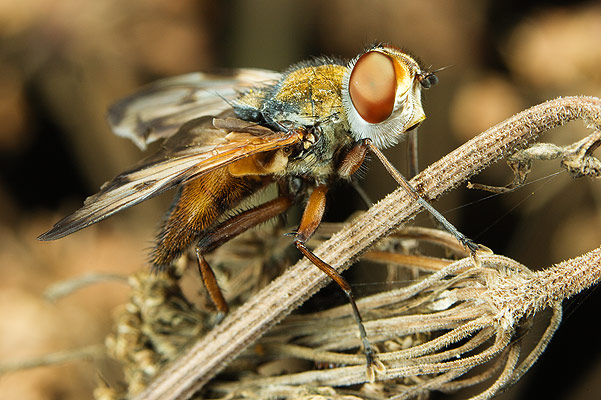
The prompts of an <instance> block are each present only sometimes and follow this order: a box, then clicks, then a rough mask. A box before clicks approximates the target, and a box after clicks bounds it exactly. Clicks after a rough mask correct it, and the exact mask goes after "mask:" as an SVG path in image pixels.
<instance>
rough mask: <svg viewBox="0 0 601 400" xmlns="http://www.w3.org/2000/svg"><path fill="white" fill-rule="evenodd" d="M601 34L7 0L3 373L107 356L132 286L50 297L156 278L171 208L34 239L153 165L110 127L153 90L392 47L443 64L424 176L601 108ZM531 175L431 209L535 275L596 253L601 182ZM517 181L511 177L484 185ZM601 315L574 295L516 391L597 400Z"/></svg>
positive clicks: (463, 20) (91, 368) (547, 6)
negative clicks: (126, 104) (579, 105)
mask: <svg viewBox="0 0 601 400" xmlns="http://www.w3.org/2000/svg"><path fill="white" fill-rule="evenodd" d="M600 40H601V4H599V2H596V1H571V2H562V1H532V2H529V3H528V5H524V3H523V2H518V1H504V2H495V1H492V0H487V1H483V0H456V1H453V2H449V1H443V0H432V1H428V2H424V1H420V0H405V1H397V0H386V1H378V2H367V1H358V0H344V1H343V0H334V1H317V0H313V1H304V2H294V1H290V0H286V1H282V0H258V1H253V2H246V1H224V2H210V1H192V0H179V1H171V0H144V1H142V0H130V1H127V2H123V1H116V0H97V1H93V2H90V1H88V2H82V1H78V0H0V165H1V166H0V361H1V362H5V361H12V360H18V359H25V358H28V357H33V356H38V355H42V354H45V353H48V352H53V351H58V350H61V349H70V348H75V347H78V346H82V345H85V344H91V343H100V342H101V341H102V340H103V338H104V336H105V335H106V333H107V331H108V330H109V329H110V327H111V312H112V310H113V309H114V308H115V307H116V306H117V305H118V304H121V303H123V302H124V301H125V299H126V296H127V292H128V290H127V287H126V286H125V285H121V284H115V283H112V284H111V283H106V284H99V285H96V286H92V287H90V288H88V289H85V290H83V291H80V292H76V293H75V294H73V295H71V296H69V297H67V298H65V299H62V300H60V301H58V302H57V303H55V304H50V303H48V302H46V301H44V300H42V298H41V294H42V292H43V290H44V288H46V287H47V286H48V285H49V284H51V283H54V282H57V281H60V280H63V279H67V278H70V277H74V276H78V275H82V274H84V273H88V272H116V273H128V272H132V271H136V270H138V269H141V268H144V267H145V255H146V251H147V248H148V247H149V246H150V244H151V241H152V238H153V233H154V231H155V228H156V226H157V224H158V222H159V221H160V219H161V217H162V213H163V212H164V205H165V202H168V201H169V197H170V196H169V195H167V196H166V197H165V196H162V197H164V198H163V199H158V200H153V201H150V202H148V204H143V205H141V206H138V207H136V208H134V209H133V210H129V211H127V212H124V213H122V214H120V215H119V216H117V217H115V218H111V219H109V220H107V221H105V222H103V223H101V224H99V225H98V226H93V227H91V228H89V229H86V230H84V231H82V232H79V233H77V234H75V235H73V236H72V237H68V238H66V239H62V240H60V241H57V242H50V243H42V242H37V241H36V240H35V238H36V236H37V235H39V234H40V233H42V232H43V231H45V230H46V229H48V228H49V227H50V226H51V224H52V223H54V222H56V220H57V219H58V218H59V217H62V216H64V215H66V213H68V212H70V211H73V210H74V209H75V208H77V207H79V206H80V205H81V202H82V201H83V199H84V198H85V197H86V196H87V195H90V194H92V193H93V192H95V191H96V190H97V188H98V187H99V186H100V185H101V184H102V183H103V182H104V181H106V180H108V179H109V178H111V177H112V176H114V175H115V174H117V173H118V172H120V170H122V169H124V168H125V167H127V166H128V165H130V164H132V163H133V162H135V161H137V160H138V159H139V158H140V157H141V154H140V153H139V151H138V149H137V148H136V147H135V146H134V145H133V144H132V143H130V142H128V141H127V140H125V139H120V138H117V137H115V136H113V135H112V134H111V133H110V131H109V129H108V127H107V124H106V122H105V119H104V118H105V117H104V115H105V110H106V109H107V107H108V105H109V104H110V103H112V102H113V101H115V100H117V99H119V98H120V97H122V96H124V95H126V94H129V93H131V92H132V91H133V90H134V89H135V88H136V87H138V86H140V85H141V84H143V83H146V82H149V81H152V80H154V79H157V78H160V77H163V76H170V75H176V74H180V73H185V72H190V71H197V70H215V69H219V68H232V67H263V68H270V69H276V70H279V69H283V68H285V67H286V66H288V65H289V64H291V63H294V62H296V61H299V60H302V59H304V58H307V57H309V56H312V55H321V54H327V55H336V56H342V57H347V58H348V57H352V56H354V55H356V54H357V53H358V52H359V51H360V50H361V49H362V48H363V47H365V45H368V44H370V43H372V42H375V41H384V42H389V43H391V44H394V45H397V46H400V47H402V48H406V49H408V50H409V51H410V52H411V53H412V54H415V55H417V56H419V57H420V58H421V59H422V60H423V63H424V65H425V66H431V67H432V68H433V69H436V68H441V67H448V68H446V69H445V70H444V71H441V72H440V73H439V74H438V76H439V78H440V84H439V85H438V86H436V87H434V88H432V89H431V90H430V91H428V92H427V93H426V95H425V109H426V113H427V115H428V119H427V120H426V122H425V123H424V124H423V125H422V127H421V128H420V157H421V165H422V167H424V166H426V165H428V164H430V163H431V162H433V161H435V160H437V159H438V158H440V157H441V156H442V155H444V154H446V153H447V152H448V151H449V150H451V149H453V148H455V147H457V146H458V145H460V144H461V143H463V142H465V141H467V140H468V139H470V138H471V137H473V136H474V135H475V134H477V133H479V132H480V131H482V130H484V129H486V128H488V127H489V126H491V125H493V124H495V123H497V122H500V121H501V120H503V119H504V118H506V117H509V116H511V115H512V114H514V113H516V112H518V111H520V110H522V109H523V108H526V107H528V106H530V105H533V104H536V103H539V102H541V101H543V100H546V99H550V98H554V97H557V96H565V95H577V94H586V95H597V96H598V95H601V67H600V64H601V46H599V41H600ZM581 125H582V124H579V123H574V124H570V125H568V126H567V127H564V128H562V129H561V130H557V131H554V132H552V133H551V134H550V135H547V136H545V139H544V140H548V141H552V142H554V143H558V144H569V143H572V142H574V141H576V140H578V139H580V138H582V137H583V134H584V133H585V130H584V128H583V127H582V126H581ZM404 153H405V149H404V145H403V144H401V145H399V146H397V147H396V148H394V149H391V150H388V151H387V154H388V155H389V157H390V158H391V159H392V160H393V162H394V163H395V164H396V165H398V166H399V167H400V168H403V166H404V165H405V161H404ZM535 169H536V170H535V173H534V174H533V176H532V177H531V178H530V181H535V180H536V179H539V178H540V180H538V181H536V182H535V183H533V184H531V185H528V186H526V187H524V188H522V189H521V190H518V191H517V192H515V193H512V194H506V195H501V196H489V195H487V194H486V193H481V192H469V191H467V190H466V189H462V188H460V189H458V190H455V191H453V192H452V193H450V194H448V195H447V196H445V198H444V199H442V200H441V201H439V202H437V204H436V207H437V208H438V210H439V211H441V212H443V214H445V215H446V216H447V217H448V218H449V219H450V220H451V221H452V222H454V223H455V224H457V226H458V227H459V228H460V230H462V231H463V232H464V233H466V234H467V235H468V236H470V237H472V238H473V239H475V240H476V241H478V242H480V243H483V244H486V245H487V246H489V247H491V248H492V249H494V250H495V251H496V252H497V253H501V254H505V255H508V256H510V257H513V258H515V259H517V260H519V261H521V262H523V263H525V264H526V265H528V266H529V267H531V268H539V267H544V266H549V265H551V264H552V263H554V262H559V261H561V260H563V259H565V258H569V257H574V256H577V255H580V254H582V253H583V252H585V251H587V250H591V249H593V248H595V247H597V246H598V245H599V244H600V243H601V215H600V208H599V204H598V203H599V201H600V199H601V183H599V182H595V181H587V180H580V181H573V180H571V179H570V178H569V177H568V176H567V174H566V173H559V174H558V175H553V174H554V173H555V172H558V171H560V168H559V166H558V163H557V162H547V163H536V164H535ZM510 180H511V174H510V173H509V170H508V169H507V168H506V167H505V166H504V165H499V166H493V167H492V168H490V169H489V170H487V171H485V172H484V173H483V174H481V175H480V176H478V177H477V178H475V179H474V181H478V182H484V183H488V184H496V185H504V184H505V183H507V182H509V181H510ZM363 185H364V186H365V188H366V190H367V191H368V193H369V194H370V196H371V197H372V198H373V199H375V200H377V199H379V198H381V197H382V196H383V195H385V194H386V193H388V192H390V191H391V190H392V189H393V188H394V184H393V183H392V179H391V178H389V177H387V176H386V175H385V173H384V172H383V170H382V168H380V166H379V165H377V163H376V162H372V163H371V169H370V172H369V173H368V174H367V175H366V177H365V179H364V180H363ZM341 190H348V189H344V188H341ZM349 193H350V194H349V196H351V197H352V198H355V197H356V195H355V194H352V192H350V191H349ZM340 198H346V196H344V195H342V196H340ZM334 201H335V197H334ZM360 207H361V205H360V203H359V202H357V204H356V205H355V204H348V207H347V208H348V212H350V211H352V209H356V208H360ZM337 209H338V207H337ZM345 212H346V211H345ZM329 217H330V219H333V220H337V219H342V218H345V217H346V215H345V214H344V213H343V212H340V211H337V212H336V213H333V212H332V213H330V215H329ZM422 220H423V221H426V222H428V218H420V219H419V221H422ZM600 306H601V296H600V295H599V293H598V292H595V291H591V292H590V293H587V294H585V295H582V296H579V297H577V298H576V299H573V300H571V301H569V302H567V303H566V318H565V322H564V325H563V326H562V328H561V329H560V331H559V333H558V334H557V336H556V337H555V339H554V340H553V341H552V343H551V346H550V349H549V350H548V351H547V353H546V354H545V355H544V356H543V358H542V360H540V362H539V363H538V364H537V365H536V367H535V368H534V369H533V370H532V371H531V372H530V373H529V374H528V375H527V376H526V377H525V379H524V380H523V381H522V382H521V383H520V385H518V386H517V387H514V388H512V389H511V390H510V391H509V392H508V393H506V394H504V395H503V398H506V399H526V398H547V399H568V398H569V399H598V398H599V393H601V388H600V387H599V381H600V379H599V377H600V376H601V358H600V357H599V354H600V350H601V345H599V341H598V338H597V337H598V332H597V331H596V328H595V326H596V324H597V319H598V318H597V316H598V310H599V307H600ZM103 368H105V369H106V365H104V364H103V363H102V362H100V363H98V362H84V361H80V362H74V363H69V364H65V365H62V366H55V367H47V368H37V369H33V370H27V371H23V372H19V373H13V374H9V375H6V376H3V377H0V398H2V399H17V398H18V399H81V398H89V397H91V390H92V388H93V387H94V386H95V384H96V378H97V374H98V371H104V370H103ZM595 385H596V387H595Z"/></svg>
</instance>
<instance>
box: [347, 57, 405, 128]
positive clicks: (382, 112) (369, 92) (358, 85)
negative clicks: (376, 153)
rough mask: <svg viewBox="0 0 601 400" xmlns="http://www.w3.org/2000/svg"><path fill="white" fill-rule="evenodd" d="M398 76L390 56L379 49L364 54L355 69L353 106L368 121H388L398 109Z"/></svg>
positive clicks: (352, 89)
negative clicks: (394, 109) (395, 103)
mask: <svg viewBox="0 0 601 400" xmlns="http://www.w3.org/2000/svg"><path fill="white" fill-rule="evenodd" d="M396 89H397V78H396V74H395V70H394V64H393V61H392V59H391V58H390V57H388V56H387V55H385V54H382V53H380V52H377V51H370V52H367V53H365V54H363V55H362V56H361V57H359V59H358V60H357V62H356V63H355V66H354V68H353V72H351V77H350V80H349V94H350V96H351V101H352V102H353V106H355V109H356V110H357V112H358V113H359V115H360V116H361V118H363V119H364V120H365V121H367V122H369V123H372V124H375V123H379V122H382V121H385V120H386V119H387V118H388V117H389V116H390V114H392V110H393V108H394V101H395V97H396Z"/></svg>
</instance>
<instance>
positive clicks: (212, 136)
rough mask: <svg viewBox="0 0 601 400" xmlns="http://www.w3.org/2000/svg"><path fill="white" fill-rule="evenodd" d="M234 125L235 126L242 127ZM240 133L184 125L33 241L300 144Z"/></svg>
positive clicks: (255, 130)
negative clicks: (238, 163) (244, 160)
mask: <svg viewBox="0 0 601 400" xmlns="http://www.w3.org/2000/svg"><path fill="white" fill-rule="evenodd" d="M219 121H220V123H218V124H217V125H219V126H227V125H228V124H229V123H228V120H227V119H226V120H219ZM235 121H238V126H240V125H242V124H243V123H245V122H244V121H239V120H235ZM245 124H247V125H248V124H249V123H245ZM241 130H242V131H241V132H232V131H228V130H225V129H218V128H216V127H215V125H214V124H213V117H202V118H199V119H196V120H193V121H190V122H188V123H186V124H184V126H182V127H181V129H180V130H179V131H178V132H177V133H176V134H175V135H173V136H172V137H171V138H169V139H168V140H167V141H165V142H164V146H163V147H162V149H161V150H160V151H159V152H158V153H156V154H155V155H153V156H151V157H149V158H147V159H145V160H143V161H142V162H140V163H139V164H138V165H136V166H135V167H134V168H132V169H131V170H129V171H126V172H124V173H122V174H120V175H118V176H117V177H115V178H114V179H112V180H111V181H109V182H107V183H105V184H104V185H102V187H101V188H100V192H98V193H96V194H95V195H93V196H90V197H88V198H87V199H86V200H85V202H84V206H83V207H82V208H80V209H79V210H77V211H75V212H74V213H73V214H71V215H69V216H67V217H65V218H64V219H62V220H60V221H59V222H57V223H56V224H55V225H54V226H53V227H52V229H50V230H49V231H48V232H46V233H44V234H42V235H41V236H40V237H39V238H38V239H40V240H54V239H59V238H61V237H64V236H67V235H69V234H71V233H73V232H75V231H78V230H80V229H83V228H85V227H87V226H89V225H91V224H94V223H96V222H98V221H101V220H103V219H104V218H107V217H109V216H111V215H113V214H115V213H116V212H118V211H121V210H123V209H125V208H128V207H131V206H133V205H135V204H138V203H140V202H142V201H144V200H146V199H149V198H151V197H154V196H156V195H158V194H159V193H162V192H164V191H165V190H168V189H170V188H173V187H174V186H176V185H179V184H181V183H182V182H184V181H186V180H189V179H192V178H195V177H198V176H200V175H202V174H205V173H208V172H210V171H212V170H214V169H216V168H219V167H223V166H225V165H228V164H230V163H233V162H234V161H237V160H240V159H242V158H245V157H248V156H251V155H253V154H257V153H261V152H265V151H271V150H275V149H278V148H281V147H285V146H290V145H294V144H295V143H298V142H299V141H300V140H301V139H302V136H301V133H300V132H295V131H292V132H289V133H279V132H273V131H272V130H270V129H268V128H264V127H261V126H257V125H248V129H247V131H244V129H241Z"/></svg>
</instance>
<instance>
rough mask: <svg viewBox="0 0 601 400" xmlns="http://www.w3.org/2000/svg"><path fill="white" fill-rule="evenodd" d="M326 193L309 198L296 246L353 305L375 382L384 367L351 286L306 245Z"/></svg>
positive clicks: (319, 189) (324, 190) (318, 188)
mask: <svg viewBox="0 0 601 400" xmlns="http://www.w3.org/2000/svg"><path fill="white" fill-rule="evenodd" d="M326 193H327V187H326V186H325V185H318V186H316V187H315V189H313V192H312V193H311V196H310V197H309V201H308V203H307V206H306V208H305V211H304V213H303V217H302V219H301V223H300V226H299V228H298V231H297V232H296V235H295V238H294V245H295V246H296V247H297V248H298V249H299V250H300V252H301V253H303V255H304V256H305V257H307V258H308V259H309V260H310V261H311V262H312V263H313V264H315V266H317V267H318V268H319V269H320V270H322V271H323V272H324V273H325V274H326V275H328V276H329V277H330V278H332V280H333V281H334V282H336V283H337V284H338V286H340V288H341V289H342V291H343V292H344V294H345V295H346V297H347V298H348V300H349V303H351V306H352V308H353V314H354V316H355V320H356V321H357V325H358V326H359V334H360V336H361V342H362V343H363V351H364V352H365V358H366V361H367V373H368V377H369V380H370V381H373V380H374V379H375V371H374V370H378V371H381V370H383V367H384V366H383V365H382V363H381V362H379V361H377V360H376V359H375V355H374V349H373V347H372V345H371V343H370V342H369V340H368V339H367V332H366V331H365V326H364V325H363V319H362V318H361V314H360V313H359V308H358V307H357V303H356V302H355V297H354V296H353V292H352V290H351V286H350V285H349V284H348V282H347V281H346V280H345V279H344V278H343V277H342V275H340V273H339V272H338V271H336V269H334V268H332V266H330V265H329V264H328V263H326V262H325V261H323V260H322V259H321V258H319V257H317V256H316V255H315V254H314V253H313V252H312V251H311V250H309V249H308V248H307V246H306V245H305V243H306V241H307V240H309V238H310V237H311V236H312V235H313V233H314V232H315V230H316V229H317V227H318V226H319V224H320V222H321V219H322V217H323V213H324V210H325V204H326Z"/></svg>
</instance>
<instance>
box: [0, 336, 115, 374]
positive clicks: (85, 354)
mask: <svg viewBox="0 0 601 400" xmlns="http://www.w3.org/2000/svg"><path fill="white" fill-rule="evenodd" d="M102 357H106V347H105V346H104V344H92V345H89V346H86V347H82V348H79V349H74V350H65V351H59V352H56V353H50V354H46V355H43V356H41V357H36V358H31V359H27V360H22V361H13V362H6V363H2V364H0V375H4V374H6V373H9V372H16V371H22V370H24V369H29V368H36V367H43V366H48V365H57V364H63V363H66V362H68V361H73V360H94V359H99V358H102Z"/></svg>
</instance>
